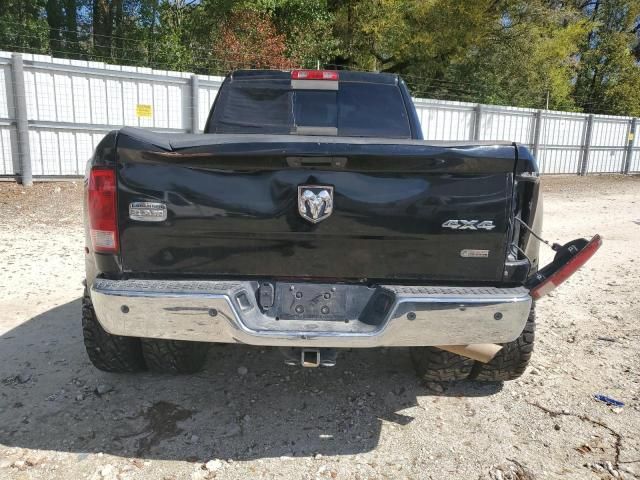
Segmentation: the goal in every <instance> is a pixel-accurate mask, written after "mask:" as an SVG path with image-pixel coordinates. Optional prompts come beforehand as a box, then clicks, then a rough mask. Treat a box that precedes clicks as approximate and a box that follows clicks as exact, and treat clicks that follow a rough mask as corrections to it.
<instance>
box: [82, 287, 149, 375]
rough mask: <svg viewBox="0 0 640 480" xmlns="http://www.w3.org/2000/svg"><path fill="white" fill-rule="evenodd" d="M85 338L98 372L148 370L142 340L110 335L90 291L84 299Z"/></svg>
mask: <svg viewBox="0 0 640 480" xmlns="http://www.w3.org/2000/svg"><path fill="white" fill-rule="evenodd" d="M82 334H83V337H84V346H85V348H86V350H87V354H88V355H89V360H91V363H92V364H93V365H94V366H95V367H96V368H98V369H100V370H103V371H105V372H113V373H129V372H138V371H141V370H144V369H145V364H144V358H143V357H142V347H141V345H140V339H139V338H135V337H122V336H119V335H111V334H110V333H108V332H107V331H106V330H105V329H104V328H102V325H100V322H98V319H97V317H96V312H95V310H94V309H93V304H92V303H91V297H90V296H89V293H88V292H87V291H85V293H84V296H83V297H82Z"/></svg>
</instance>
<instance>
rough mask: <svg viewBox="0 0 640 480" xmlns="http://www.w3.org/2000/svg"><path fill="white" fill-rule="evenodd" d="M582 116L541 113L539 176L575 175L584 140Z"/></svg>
mask: <svg viewBox="0 0 640 480" xmlns="http://www.w3.org/2000/svg"><path fill="white" fill-rule="evenodd" d="M586 118H587V116H586V115H583V114H574V113H568V112H566V113H565V112H551V111H545V112H544V113H543V115H542V127H541V135H540V150H539V152H538V165H539V168H540V171H541V172H542V173H549V174H558V173H577V172H578V171H579V168H580V159H581V155H582V145H583V143H584V138H585V131H586V130H585V129H586V125H587V123H586Z"/></svg>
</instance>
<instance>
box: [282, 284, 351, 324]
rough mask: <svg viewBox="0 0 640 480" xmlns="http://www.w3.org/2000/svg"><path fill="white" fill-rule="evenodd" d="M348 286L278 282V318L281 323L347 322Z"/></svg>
mask: <svg viewBox="0 0 640 480" xmlns="http://www.w3.org/2000/svg"><path fill="white" fill-rule="evenodd" d="M350 288H351V287H350V286H348V285H330V284H308V283H278V284H276V288H275V290H276V295H275V300H276V301H275V305H274V307H275V315H276V317H277V318H278V319H280V320H328V321H344V320H346V319H348V318H349V316H348V315H347V313H348V312H347V293H348V292H349V289H350Z"/></svg>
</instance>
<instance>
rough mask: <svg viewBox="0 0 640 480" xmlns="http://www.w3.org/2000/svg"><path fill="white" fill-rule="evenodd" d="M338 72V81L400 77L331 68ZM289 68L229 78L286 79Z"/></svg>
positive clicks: (237, 73) (390, 82) (380, 80)
mask: <svg viewBox="0 0 640 480" xmlns="http://www.w3.org/2000/svg"><path fill="white" fill-rule="evenodd" d="M331 71H336V72H337V73H338V77H339V81H340V82H364V83H376V84H380V85H397V84H398V82H399V79H400V77H399V76H398V75H397V74H395V73H376V72H359V71H353V70H331ZM291 72H292V71H291V70H236V71H234V72H233V73H231V74H230V75H229V77H228V78H229V80H230V81H232V82H233V81H234V80H254V79H255V80H287V79H290V78H291Z"/></svg>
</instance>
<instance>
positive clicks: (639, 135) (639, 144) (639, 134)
mask: <svg viewBox="0 0 640 480" xmlns="http://www.w3.org/2000/svg"><path fill="white" fill-rule="evenodd" d="M633 134H634V138H635V148H634V149H633V153H632V155H631V162H630V163H629V171H630V172H640V122H636V131H635V132H633Z"/></svg>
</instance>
